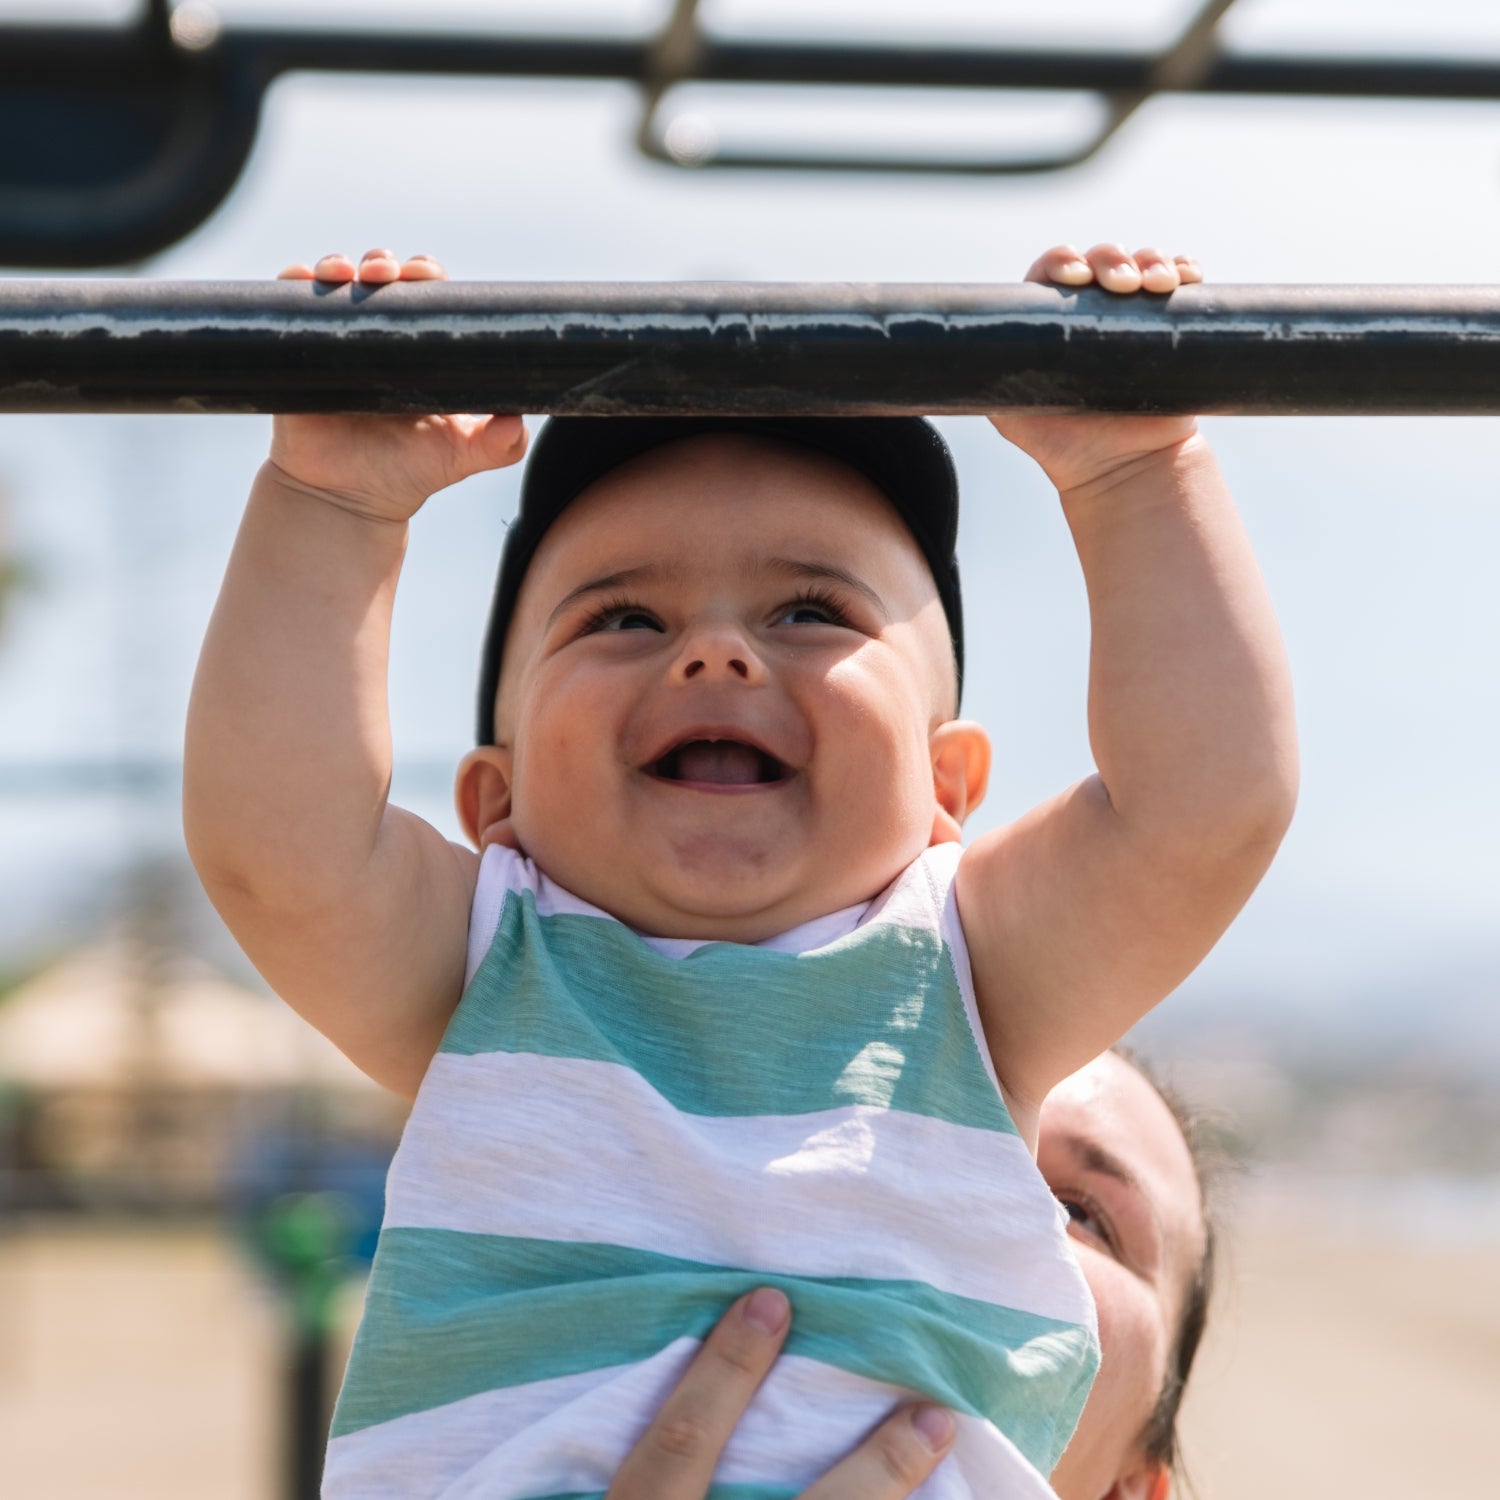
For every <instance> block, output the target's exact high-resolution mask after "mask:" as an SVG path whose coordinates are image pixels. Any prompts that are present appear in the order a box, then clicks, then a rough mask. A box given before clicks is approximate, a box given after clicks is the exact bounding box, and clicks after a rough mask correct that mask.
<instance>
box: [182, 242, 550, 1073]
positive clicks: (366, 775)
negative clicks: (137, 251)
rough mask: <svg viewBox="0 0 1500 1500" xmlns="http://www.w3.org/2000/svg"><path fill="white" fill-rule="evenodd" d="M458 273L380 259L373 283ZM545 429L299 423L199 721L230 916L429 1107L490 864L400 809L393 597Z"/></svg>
mask: <svg viewBox="0 0 1500 1500" xmlns="http://www.w3.org/2000/svg"><path fill="white" fill-rule="evenodd" d="M287 274H291V275H295V276H300V277H308V276H311V275H312V273H311V272H310V271H308V270H307V269H306V268H300V267H299V268H296V269H295V270H294V271H293V272H291V273H287ZM317 274H318V276H319V277H320V279H325V280H335V281H347V280H350V279H352V278H353V276H354V275H355V274H356V273H355V268H354V267H353V266H352V265H351V264H350V263H349V262H348V261H347V260H344V259H343V257H327V258H325V260H323V261H320V262H319V264H318V271H317ZM442 274H443V273H442V268H441V267H440V266H438V265H437V264H436V262H433V261H430V260H427V259H425V258H418V259H415V260H412V261H408V262H407V263H406V265H405V266H401V265H400V264H399V263H398V262H397V261H396V260H395V258H394V257H392V256H390V255H388V254H387V253H385V252H375V251H372V252H371V253H370V255H368V256H366V257H365V259H364V261H363V262H362V263H361V266H360V268H359V271H358V275H359V277H360V279H361V280H363V281H366V282H381V281H391V280H394V279H396V277H397V276H401V277H403V278H404V279H409V280H417V279H430V278H432V277H435V276H441V275H442ZM525 436H526V435H525V430H524V428H523V427H522V425H521V422H520V419H519V418H518V417H493V418H489V417H424V418H409V417H353V416H350V417H279V418H277V419H276V423H275V428H274V436H273V439H272V445H271V459H270V462H269V463H267V464H266V466H265V467H264V468H263V469H262V470H261V472H260V474H259V475H258V476H257V478H256V481H255V485H254V487H253V489H252V491H251V495H250V501H249V505H248V506H247V508H246V511H245V517H244V521H243V523H242V525H241V527H240V532H239V536H238V538H237V540H236V542H235V546H234V551H233V554H232V556H231V558H230V562H229V567H228V570H227V572H226V575H225V578H224V584H223V588H222V590H221V592H220V595H219V601H218V604H217V607H216V608H215V610H214V615H213V619H212V622H211V623H210V625H209V629H208V635H207V638H206V640H205V642H204V646H203V652H202V656H201V657H200V659H199V663H198V672H197V676H196V678H195V680H194V684H193V693H192V701H191V704H190V706H189V711H188V726H187V746H186V764H185V769H184V787H183V822H184V828H185V832H186V835H187V844H188V850H189V853H190V854H191V856H192V859H193V863H194V865H195V866H196V867H197V870H198V874H199V876H200V878H201V879H202V881H203V884H204V887H205V888H206V890H207V891H208V894H209V896H210V898H211V899H212V900H213V903H214V905H215V906H216V907H217V908H218V910H219V912H220V914H221V915H222V916H223V918H224V920H225V922H226V923H228V925H229V927H230V929H231V931H232V932H233V933H234V935H235V937H236V938H237V939H238V941H239V942H240V944H241V946H242V947H243V948H244V950H245V952H246V953H247V954H248V956H249V957H250V959H251V960H252V962H254V964H255V965H256V967H257V968H258V969H259V970H260V971H261V973H262V974H264V975H265V977H266V979H267V980H268V981H269V982H270V984H271V985H272V987H273V988H274V989H276V990H277V991H278V993H280V994H281V995H282V997H283V998H284V999H286V1001H287V1002H288V1003H289V1004H290V1005H292V1006H293V1007H294V1008H295V1009H296V1010H298V1011H299V1012H300V1013H301V1014H302V1015H304V1016H305V1017H306V1018H307V1019H308V1020H309V1021H311V1022H312V1024H313V1025H314V1026H316V1027H317V1028H318V1029H319V1030H320V1031H323V1032H324V1033H325V1034H326V1035H328V1036H329V1037H330V1038H332V1040H333V1041H334V1042H335V1043H337V1044H338V1046H339V1047H341V1048H342V1049H343V1050H344V1051H345V1052H346V1053H348V1055H349V1056H350V1057H351V1058H352V1059H353V1060H354V1061H355V1062H356V1063H358V1064H359V1066H360V1067H361V1068H363V1069H364V1070H365V1071H366V1072H367V1073H369V1074H370V1075H371V1076H372V1077H373V1078H376V1079H377V1080H379V1081H380V1082H382V1083H384V1084H386V1085H387V1086H389V1087H390V1088H393V1089H395V1090H396V1091H397V1092H400V1093H405V1094H408V1095H409V1094H411V1093H413V1092H415V1090H416V1086H417V1084H418V1082H419V1081H420V1080H421V1076H422V1073H423V1071H424V1070H425V1068H426V1065H427V1063H428V1061H429V1059H430V1058H431V1056H432V1053H433V1051H434V1050H435V1049H436V1046H437V1043H438V1040H439V1038H440V1037H441V1035H442V1030H443V1027H444V1026H445V1025H446V1023H447V1020H448V1018H449V1016H450V1015H451V1014H452V1011H453V1008H454V1006H455V1005H456V1004H457V1001H458V996H459V992H460V989H461V987H462V982H463V970H464V957H465V951H466V944H467V925H468V914H469V904H470V900H471V898H472V894H473V888H474V880H475V875H476V870H477V857H476V856H475V855H474V854H473V853H472V852H471V851H469V850H465V849H460V848H458V847H456V846H454V845H450V844H449V843H448V842H447V840H446V839H444V838H443V837H442V836H441V835H440V834H438V833H437V831H436V830H435V829H433V828H431V827H430V826H429V825H428V824H426V823H425V822H423V821H422V820H421V819H420V818H417V817H414V816H413V815H412V814H410V813H407V812H403V811H402V810H401V809H400V808H396V807H391V806H389V805H388V804H387V801H386V797H387V793H388V791H389V786H390V774H391V744H390V728H389V724H388V716H387V707H386V657H387V650H388V645H389V635H390V619H391V603H392V600H393V598H394V595H395V588H396V579H397V575H398V573H399V571H400V567H401V559H402V556H403V554H404V552H405V548H406V532H407V521H408V519H409V517H410V516H411V515H412V514H414V513H415V512H416V510H417V509H418V508H419V507H420V506H421V504H422V502H423V501H424V500H425V499H426V498H427V496H428V495H429V494H431V493H432V492H433V491H435V490H438V489H441V488H442V487H443V486H445V485H448V484H452V483H454V482H456V481H457V480H459V479H462V478H464V477H465V476H466V475H468V474H472V473H475V472H477V471H479V470H481V469H487V468H495V467H499V466H501V465H504V464H508V463H513V462H515V460H517V459H518V458H519V457H520V456H521V454H522V452H523V451H524V448H525Z"/></svg>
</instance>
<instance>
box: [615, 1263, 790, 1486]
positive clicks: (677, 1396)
mask: <svg viewBox="0 0 1500 1500" xmlns="http://www.w3.org/2000/svg"><path fill="white" fill-rule="evenodd" d="M790 1323H791V1309H790V1307H789V1305H788V1303H787V1300H786V1297H785V1295H784V1294H783V1293H781V1292H778V1291H776V1290H775V1289H774V1288H772V1287H761V1288H760V1290H759V1291H756V1292H751V1293H750V1294H749V1295H748V1296H745V1297H742V1298H740V1300H739V1301H738V1302H736V1303H735V1304H734V1306H733V1307H731V1308H730V1309H729V1311H728V1312H727V1313H725V1314H724V1316H723V1317H722V1318H720V1319H719V1324H718V1327H716V1328H715V1329H714V1331H713V1332H712V1333H711V1334H709V1336H708V1338H707V1339H705V1340H704V1343H703V1348H702V1349H701V1350H700V1351H699V1352H698V1354H697V1356H696V1357H695V1358H694V1360H693V1362H692V1364H691V1365H689V1366H688V1370H687V1374H685V1375H684V1376H683V1377H682V1379H681V1380H680V1381H679V1382H678V1383H677V1388H676V1389H675V1390H674V1391H673V1392H672V1394H671V1395H670V1396H668V1397H667V1399H666V1402H665V1404H664V1405H663V1406H662V1409H661V1410H660V1411H659V1412H657V1414H656V1419H655V1420H654V1421H653V1422H652V1423H651V1425H650V1427H648V1428H647V1429H646V1432H645V1435H644V1436H643V1437H642V1438H641V1440H640V1441H639V1442H638V1443H637V1444H636V1445H635V1447H634V1448H632V1449H631V1450H630V1453H629V1456H628V1457H627V1458H626V1460H625V1462H624V1463H623V1464H622V1465H621V1466H620V1472H619V1473H618V1474H616V1475H615V1480H614V1483H613V1484H611V1485H610V1487H609V1493H608V1495H607V1497H606V1500H703V1496H704V1495H706V1494H707V1493H708V1487H709V1485H710V1484H711V1483H712V1482H713V1475H714V1466H715V1465H716V1464H717V1463H718V1461H719V1455H720V1454H721V1453H722V1452H723V1451H724V1445H725V1443H727V1442H728V1441H729V1437H730V1434H731V1433H732V1432H733V1431H734V1428H735V1424H736V1423H737V1422H738V1421H739V1420H740V1418H741V1417H742V1416H744V1414H745V1408H746V1407H747V1406H749V1405H750V1399H751V1397H752V1396H754V1395H755V1392H756V1390H757V1389H758V1388H759V1386H760V1383H761V1381H762V1380H764V1379H765V1377H766V1375H767V1373H768V1372H769V1371H770V1368H771V1366H772V1365H773V1364H774V1363H775V1361H776V1355H777V1354H778V1353H779V1352H780V1349H781V1345H782V1341H783V1340H784V1339H785V1338H786V1332H787V1328H788V1327H789V1326H790Z"/></svg>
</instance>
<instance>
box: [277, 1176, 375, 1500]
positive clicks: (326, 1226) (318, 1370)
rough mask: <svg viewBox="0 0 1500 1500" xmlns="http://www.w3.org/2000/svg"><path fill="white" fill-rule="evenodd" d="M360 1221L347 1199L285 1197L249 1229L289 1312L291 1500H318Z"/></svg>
mask: <svg viewBox="0 0 1500 1500" xmlns="http://www.w3.org/2000/svg"><path fill="white" fill-rule="evenodd" d="M360 1223H361V1221H360V1217H359V1213H358V1210H357V1208H356V1206H355V1204H354V1203H353V1201H352V1200H351V1199H349V1198H348V1197H346V1196H345V1195H344V1194H343V1193H332V1192H312V1193H284V1194H282V1195H281V1196H280V1197H278V1198H273V1199H272V1200H271V1201H270V1202H269V1203H267V1204H266V1205H265V1206H264V1207H263V1208H262V1209H261V1210H260V1211H259V1212H258V1213H257V1214H256V1215H255V1216H254V1217H253V1218H252V1219H251V1221H250V1242H251V1246H252V1248H253V1249H254V1251H255V1253H256V1256H257V1258H258V1259H259V1260H260V1262H261V1263H262V1265H264V1266H265V1267H266V1268H267V1269H268V1270H269V1271H270V1273H271V1275H272V1277H273V1278H274V1280H275V1281H276V1284H277V1285H278V1286H279V1287H280V1288H281V1289H282V1292H283V1295H284V1298H285V1302H286V1306H287V1308H288V1309H289V1311H290V1312H291V1319H290V1322H291V1330H290V1332H291V1339H290V1341H289V1347H288V1350H287V1361H286V1380H285V1386H284V1390H285V1398H286V1405H285V1408H284V1411H285V1433H286V1445H285V1450H284V1459H283V1478H284V1484H285V1489H284V1491H283V1494H284V1495H285V1497H286V1500H317V1497H318V1491H319V1488H320V1485H321V1481H322V1474H323V1448H324V1445H325V1444H326V1443H327V1441H328V1425H329V1420H330V1418H331V1416H332V1412H331V1410H330V1408H329V1403H328V1395H329V1391H328V1385H329V1378H328V1377H329V1335H330V1333H331V1332H332V1327H333V1314H334V1309H335V1307H336V1305H337V1300H338V1293H339V1290H340V1289H341V1287H342V1286H343V1285H344V1283H345V1282H346V1281H347V1280H348V1279H349V1277H350V1276H352V1275H354V1274H356V1273H357V1272H358V1271H359V1270H361V1269H362V1262H361V1261H360V1259H359V1257H358V1256H356V1255H355V1254H354V1248H355V1245H356V1243H357V1241H358V1239H359V1235H360Z"/></svg>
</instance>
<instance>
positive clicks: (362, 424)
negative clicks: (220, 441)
mask: <svg viewBox="0 0 1500 1500" xmlns="http://www.w3.org/2000/svg"><path fill="white" fill-rule="evenodd" d="M447 275H448V273H447V272H446V271H444V269H443V268H442V266H441V265H440V264H439V263H438V262H437V261H435V260H434V259H433V258H432V257H431V256H430V255H413V256H412V257H411V258H410V259H409V260H406V261H402V260H399V259H398V258H397V257H396V256H395V255H393V254H392V253H391V252H390V251H389V250H367V251H366V252H365V254H364V256H363V258H362V259H361V260H360V262H359V264H358V265H357V266H356V265H355V264H354V262H353V261H351V260H350V259H349V258H348V257H347V256H345V255H325V256H324V257H323V258H322V260H320V261H318V262H317V264H316V265H312V266H308V265H295V266H288V267H287V268H286V270H284V271H283V272H282V273H281V275H280V276H279V277H278V278H277V279H278V280H280V281H322V282H331V283H334V284H338V283H343V282H351V281H358V282H359V283H360V285H361V286H368V287H376V286H384V285H386V284H388V283H389V282H392V281H444V280H446V279H447ZM525 451H526V428H525V426H524V425H523V424H522V422H521V419H520V417H518V416H517V417H496V416H454V415H449V416H442V415H436V414H434V415H431V416H368V415H348V416H281V417H277V418H276V420H275V423H274V425H273V427H272V435H271V462H272V463H273V464H275V465H276V467H277V468H278V469H280V470H281V471H282V472H283V474H285V475H286V476H287V477H288V478H289V479H291V480H292V481H293V482H294V483H295V484H297V485H299V486H303V487H306V488H307V489H309V490H313V491H316V492H317V493H319V494H320V495H321V496H323V497H324V498H327V499H332V500H334V501H335V502H336V503H338V504H341V505H343V506H345V507H346V508H348V509H350V510H355V511H358V512H359V513H360V514H362V515H369V516H372V517H374V518H375V519H377V520H383V521H405V520H408V519H409V518H410V517H411V516H412V515H413V514H414V513H415V512H416V511H417V510H418V509H419V508H420V507H421V505H422V502H423V501H424V500H426V499H427V497H428V496H429V495H431V494H432V493H433V492H434V491H436V490H440V489H444V488H446V487H447V486H448V485H450V484H457V483H458V481H459V480H460V479H467V478H468V477H469V475H471V474H478V473H480V472H481V471H482V470H485V469H502V468H504V467H505V466H506V465H507V464H513V463H515V462H516V461H517V460H518V459H519V458H520V457H521V455H522V454H523V453H525Z"/></svg>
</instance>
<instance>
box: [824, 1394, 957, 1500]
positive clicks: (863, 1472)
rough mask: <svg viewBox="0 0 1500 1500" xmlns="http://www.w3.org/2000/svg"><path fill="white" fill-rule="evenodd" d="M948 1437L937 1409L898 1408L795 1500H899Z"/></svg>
mask: <svg viewBox="0 0 1500 1500" xmlns="http://www.w3.org/2000/svg"><path fill="white" fill-rule="evenodd" d="M953 1434H954V1425H953V1415H952V1413H951V1412H947V1411H944V1410H943V1408H942V1407H941V1406H907V1407H903V1408H902V1409H901V1410H900V1411H898V1412H896V1413H895V1414H894V1415H893V1416H890V1417H887V1418H886V1420H885V1421H884V1422H882V1423H881V1424H880V1426H879V1427H877V1428H876V1429H875V1431H874V1432H872V1433H871V1434H870V1435H869V1437H867V1438H866V1439H865V1440H864V1442H862V1443H861V1444H860V1445H859V1447H858V1448H856V1449H855V1450H854V1452H853V1453H851V1454H850V1455H849V1456H848V1458H846V1459H844V1460H843V1461H842V1462H840V1463H838V1464H837V1465H835V1466H834V1467H833V1468H832V1469H830V1470H829V1471H828V1472H827V1473H826V1474H825V1475H824V1476H823V1477H822V1478H821V1479H820V1480H818V1482H817V1483H816V1484H815V1485H813V1487H812V1488H811V1489H807V1490H803V1492H802V1494H801V1496H800V1500H904V1497H905V1496H907V1495H910V1494H911V1492H912V1491H913V1490H914V1489H916V1487H917V1486H918V1485H919V1484H921V1482H922V1481H923V1480H924V1479H926V1478H927V1476H928V1475H929V1474H931V1473H932V1471H933V1470H934V1469H935V1468H937V1466H938V1465H939V1464H940V1463H942V1461H943V1460H944V1459H945V1458H946V1457H947V1456H948V1450H949V1449H950V1448H952V1446H953Z"/></svg>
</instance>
